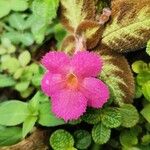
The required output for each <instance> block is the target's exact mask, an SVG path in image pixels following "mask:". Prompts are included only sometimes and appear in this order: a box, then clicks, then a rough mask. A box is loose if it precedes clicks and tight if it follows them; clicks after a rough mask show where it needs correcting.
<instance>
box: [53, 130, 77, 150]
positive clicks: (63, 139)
mask: <svg viewBox="0 0 150 150" xmlns="http://www.w3.org/2000/svg"><path fill="white" fill-rule="evenodd" d="M50 145H51V146H52V148H53V149H54V150H71V149H72V147H73V145H74V139H73V136H72V135H71V134H70V133H69V132H67V131H65V130H63V129H59V130H56V131H55V132H54V133H52V135H51V137H50ZM70 148H71V149H70Z"/></svg>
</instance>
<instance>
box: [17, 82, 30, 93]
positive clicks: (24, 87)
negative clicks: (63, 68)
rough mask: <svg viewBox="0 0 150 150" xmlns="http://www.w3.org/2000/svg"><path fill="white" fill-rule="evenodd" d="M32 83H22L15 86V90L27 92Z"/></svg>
mask: <svg viewBox="0 0 150 150" xmlns="http://www.w3.org/2000/svg"><path fill="white" fill-rule="evenodd" d="M29 84H30V82H29V81H22V82H19V83H17V84H16V85H15V89H16V90H17V91H19V92H22V91H25V90H27V89H28V87H29Z"/></svg>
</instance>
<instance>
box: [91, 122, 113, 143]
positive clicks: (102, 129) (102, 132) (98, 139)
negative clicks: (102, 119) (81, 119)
mask: <svg viewBox="0 0 150 150" xmlns="http://www.w3.org/2000/svg"><path fill="white" fill-rule="evenodd" d="M110 134H111V130H110V128H107V127H106V126H104V125H103V124H102V123H99V124H97V125H94V127H93V129H92V137H93V140H94V142H95V143H97V144H105V143H106V142H107V141H108V140H109V138H110Z"/></svg>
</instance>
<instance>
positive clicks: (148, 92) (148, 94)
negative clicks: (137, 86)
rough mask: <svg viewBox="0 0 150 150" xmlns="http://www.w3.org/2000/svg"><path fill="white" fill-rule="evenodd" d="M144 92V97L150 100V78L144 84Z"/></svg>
mask: <svg viewBox="0 0 150 150" xmlns="http://www.w3.org/2000/svg"><path fill="white" fill-rule="evenodd" d="M142 92H143V95H144V97H145V98H146V99H147V100H148V101H150V80H149V81H148V82H146V83H145V84H144V85H143V86H142Z"/></svg>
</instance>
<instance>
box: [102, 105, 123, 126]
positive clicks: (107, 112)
mask: <svg viewBox="0 0 150 150" xmlns="http://www.w3.org/2000/svg"><path fill="white" fill-rule="evenodd" d="M102 123H103V124H104V125H105V126H106V127H109V128H117V127H119V126H120V125H121V123H122V118H121V114H120V112H119V111H118V110H117V109H115V108H107V109H104V110H103V115H102Z"/></svg>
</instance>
